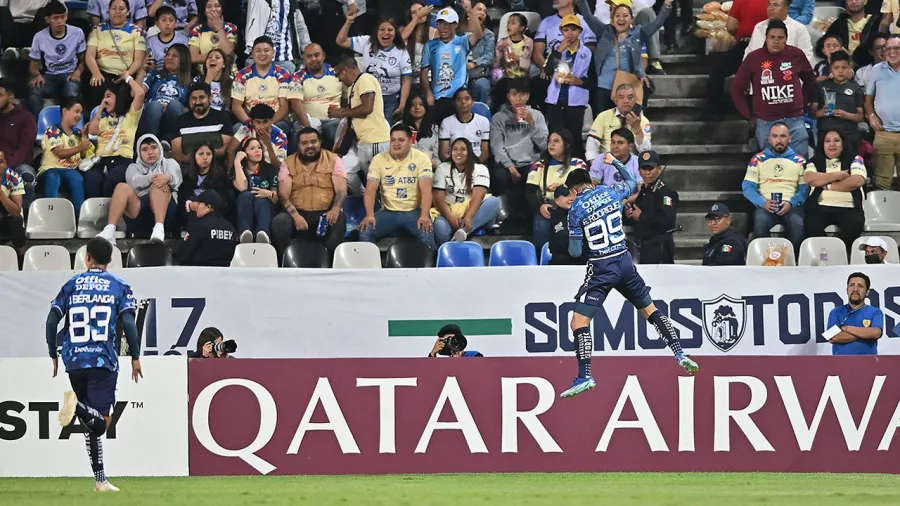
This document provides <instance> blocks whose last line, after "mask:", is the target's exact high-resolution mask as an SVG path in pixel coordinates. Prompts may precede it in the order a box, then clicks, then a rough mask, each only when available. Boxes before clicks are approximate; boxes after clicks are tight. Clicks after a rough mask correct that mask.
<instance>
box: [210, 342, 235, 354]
mask: <svg viewBox="0 0 900 506" xmlns="http://www.w3.org/2000/svg"><path fill="white" fill-rule="evenodd" d="M213 349H214V350H215V351H216V353H234V352H236V351H237V341H235V340H234V339H229V340H227V341H222V342H221V343H216V344H215V345H214V346H213Z"/></svg>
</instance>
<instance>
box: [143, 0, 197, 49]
mask: <svg viewBox="0 0 900 506" xmlns="http://www.w3.org/2000/svg"><path fill="white" fill-rule="evenodd" d="M146 2H147V14H148V15H149V16H151V17H156V19H157V21H158V20H159V11H160V10H162V9H172V16H173V17H174V18H175V29H177V30H178V32H179V33H181V35H182V36H183V35H185V34H186V33H187V32H188V31H190V29H191V28H193V27H194V25H196V24H197V14H198V11H197V2H196V0H146ZM184 45H185V46H186V45H187V42H184Z"/></svg>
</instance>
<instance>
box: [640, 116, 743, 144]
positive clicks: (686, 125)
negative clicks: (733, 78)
mask: <svg viewBox="0 0 900 506" xmlns="http://www.w3.org/2000/svg"><path fill="white" fill-rule="evenodd" d="M652 128H653V143H654V144H655V143H659V144H663V145H666V144H671V145H675V144H688V145H690V144H695V145H705V146H707V147H711V146H715V145H722V144H726V145H728V144H740V143H746V142H747V138H748V137H749V135H750V126H749V124H748V123H747V121H745V120H742V119H741V120H729V121H715V122H707V121H655V122H653V123H652ZM679 147H680V146H679Z"/></svg>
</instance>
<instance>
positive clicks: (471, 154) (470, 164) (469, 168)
mask: <svg viewBox="0 0 900 506" xmlns="http://www.w3.org/2000/svg"><path fill="white" fill-rule="evenodd" d="M457 142H462V143H463V144H465V145H466V163H465V166H463V167H457V166H456V162H454V161H453V157H452V156H451V157H450V167H451V168H453V167H455V168H456V170H459V169H463V170H465V173H466V189H467V190H468V191H469V193H472V178H473V177H474V172H475V160H476V159H477V158H478V157H476V156H475V151H474V150H473V149H472V143H471V142H469V139H466V138H465V137H457V138H455V139H453V141H452V142H451V143H450V152H451V153H452V152H453V146H455V145H456V143H457Z"/></svg>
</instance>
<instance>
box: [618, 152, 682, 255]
mask: <svg viewBox="0 0 900 506" xmlns="http://www.w3.org/2000/svg"><path fill="white" fill-rule="evenodd" d="M638 169H639V172H640V174H641V180H642V181H643V185H642V186H641V190H640V192H638V195H637V198H636V199H635V200H634V202H633V203H631V204H626V205H625V217H626V221H625V222H626V224H628V225H631V226H632V227H634V236H635V238H636V239H637V243H638V253H639V261H640V263H642V264H674V263H675V239H674V238H673V237H672V234H673V233H674V232H675V228H676V225H675V218H676V215H677V214H678V192H676V191H675V190H673V189H671V188H669V187H668V186H666V184H665V183H663V182H662V180H660V179H659V175H660V173H661V172H662V171H663V169H664V167H663V166H662V165H661V164H660V161H659V155H658V154H657V153H656V151H644V152H643V153H641V154H640V155H638Z"/></svg>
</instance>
